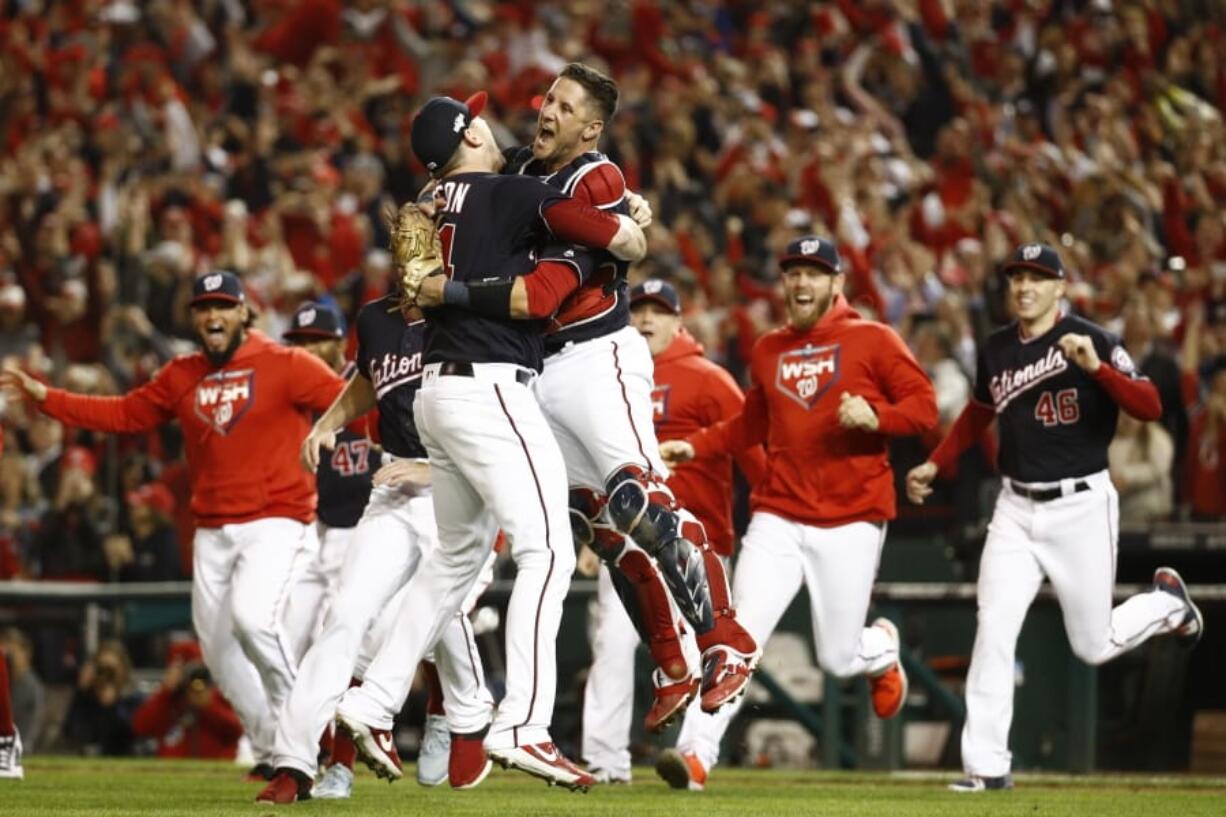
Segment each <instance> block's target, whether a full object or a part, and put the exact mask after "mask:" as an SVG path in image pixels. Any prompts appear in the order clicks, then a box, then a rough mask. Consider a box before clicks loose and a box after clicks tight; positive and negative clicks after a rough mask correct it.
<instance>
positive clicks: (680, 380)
mask: <svg viewBox="0 0 1226 817" xmlns="http://www.w3.org/2000/svg"><path fill="white" fill-rule="evenodd" d="M630 323H631V325H632V326H634V328H635V329H636V330H637V331H638V332H639V334H640V335H642V336H643V338H644V339H645V340H646V341H647V346H648V348H649V349H650V350H651V356H652V360H653V362H654V364H655V388H654V389H653V390H652V407H653V409H654V424H655V431H656V435H657V436H658V437H659V438H660V439H662V440H674V439H683V438H685V437H686V436H688V435H690V434H692V433H694V432H695V431H698V430H699V429H702V428H706V427H707V426H710V425H713V424H715V423H717V422H719V421H720V420H724V419H727V418H729V417H733V416H735V415H736V414H737V413H739V412H740V410H741V405H742V404H743V403H744V402H745V397H744V395H743V394H742V393H741V390H740V388H739V387H738V386H737V385H736V381H734V380H733V379H732V377H731V376H730V375H729V374H728V372H727V371H725V370H724V369H722V368H721V367H720V366H718V365H716V364H715V363H712V362H711V361H710V360H707V359H706V358H705V357H704V356H703V350H702V347H701V346H700V345H699V344H698V343H697V342H696V341H695V340H694V338H693V336H691V335H690V333H689V332H687V331H686V330H685V329H684V327H683V326H682V323H681V300H680V298H679V297H678V296H677V290H676V289H675V288H674V287H673V285H672V284H670V283H668V282H667V281H661V280H654V279H653V280H649V281H645V282H644V283H642V284H640V285H639V286H637V287H635V288H634V289H633V290H631V292H630ZM735 456H736V461H737V464H738V465H739V466H740V467H741V470H742V471H743V472H744V473H745V475H746V477H747V479H748V480H749V483H750V484H751V485H756V484H757V483H758V481H759V480H760V479H761V478H762V476H763V475H764V474H765V472H766V455H765V452H764V451H763V450H762V447H761V446H753V447H752V448H749V449H746V450H745V451H741V452H737V454H736V455H735ZM732 459H733V458H732V457H730V456H728V455H726V454H724V455H720V456H716V457H712V458H709V459H706V460H703V461H702V462H698V463H686V464H683V465H681V466H679V467H678V468H676V469H674V470H673V472H672V474H671V475H670V476H669V479H668V487H669V489H670V490H671V491H672V492H673V494H674V495H675V496H676V497H677V501H678V502H679V503H681V504H682V505H683V506H684V507H686V508H689V509H692V510H693V512H694V514H695V515H696V516H697V517H698V519H699V520H700V521H701V522H702V525H703V528H704V529H705V530H706V531H707V534H708V537H709V539H710V543H711V547H712V549H713V550H714V551H715V552H716V553H717V554H719V555H720V557H721V558H724V559H727V558H729V557H731V555H732V544H733V539H734V532H733V529H732ZM580 561H581V562H582V561H583V556H582V555H581V556H580ZM598 581H599V589H598V593H597V599H598V611H599V612H598V615H597V620H596V621H597V623H596V633H595V638H594V640H593V644H592V668H591V671H590V672H589V673H588V680H587V688H586V690H585V692H584V696H583V758H584V760H585V761H587V763H588V766H589V768H590V770H591V771H592V774H593V776H595V777H596V778H597V779H598V780H600V779H601V778H605V779H607V780H608V781H610V782H629V781H630V750H629V747H630V715H631V711H632V710H633V708H634V676H633V674H632V673H628V672H626V671H625V668H626V667H630V666H633V665H634V652H635V648H636V647H637V646H638V641H639V636H638V635H637V633H636V632H635V627H634V624H633V623H632V621H631V619H630V618H629V617H628V616H627V614H626V612H625V610H624V609H623V606H622V604H621V603H620V601H619V600H618V598H617V594H616V592H615V591H614V588H613V583H612V581H611V580H610V577H609V571H608V569H607V568H606V567H602V568H601V570H600V571H599V579H598ZM692 641H693V639H692V638H691V637H689V635H688V634H687V637H686V646H689V645H690V644H692ZM688 652H689V651H688V650H687V657H688ZM655 672H656V678H655V682H656V691H657V695H661V693H662V692H663V693H665V694H667V693H668V692H669V687H670V686H680V687H681V688H680V689H678V690H677V692H679V693H681V694H684V693H685V692H687V691H689V690H686V689H685V687H688V686H690V683H689V682H688V681H682V682H681V685H676V684H670V683H669V682H668V681H667V680H666V679H663V678H661V677H660V675H661V673H660V670H659V669H657V670H656V671H655ZM691 708H694V705H693V704H691Z"/></svg>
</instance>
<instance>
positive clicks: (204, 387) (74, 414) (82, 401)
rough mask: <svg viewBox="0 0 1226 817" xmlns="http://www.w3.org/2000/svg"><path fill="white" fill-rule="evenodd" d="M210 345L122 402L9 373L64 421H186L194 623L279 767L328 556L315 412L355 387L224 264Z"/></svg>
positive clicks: (230, 695)
mask: <svg viewBox="0 0 1226 817" xmlns="http://www.w3.org/2000/svg"><path fill="white" fill-rule="evenodd" d="M191 318H192V326H193V329H194V331H195V334H196V337H197V339H198V340H199V342H200V345H201V347H202V348H201V351H200V352H197V353H195V354H189V355H182V356H180V357H177V358H175V359H174V360H172V361H170V362H169V363H168V364H166V366H164V367H163V368H162V369H161V370H160V371H158V373H157V374H156V375H154V377H153V379H152V380H150V381H149V382H148V383H146V384H145V385H143V386H141V387H139V388H137V389H135V390H133V391H131V392H129V393H128V394H126V395H124V396H122V397H88V396H85V395H77V394H71V393H69V392H66V391H64V390H62V389H55V388H49V387H47V386H46V385H44V384H42V383H40V382H39V381H37V380H35V379H34V378H32V377H30V376H29V375H27V374H25V373H23V372H21V371H18V370H10V371H8V372H6V373H5V374H4V375H3V376H2V377H0V383H3V385H4V387H5V388H6V390H8V391H9V392H11V393H13V395H14V396H16V395H18V394H19V395H21V396H25V397H28V398H29V399H31V400H32V401H33V402H34V403H36V404H37V405H38V407H39V408H40V409H42V411H43V412H45V413H46V414H48V415H50V416H52V417H54V418H56V419H58V420H60V421H61V422H63V423H67V424H69V425H73V426H77V427H79V428H88V429H92V430H95V431H109V432H114V433H132V432H139V431H146V430H149V429H152V428H155V427H157V426H158V425H161V424H162V423H165V422H169V421H170V420H172V419H178V421H179V424H180V425H181V426H182V428H183V438H184V441H185V446H186V454H187V463H188V468H189V470H190V473H191V486H192V512H193V513H194V515H195V517H196V524H197V529H196V536H195V541H194V546H193V553H194V555H193V574H192V623H193V624H194V626H195V628H196V635H197V638H198V639H199V641H200V648H201V651H202V652H203V654H204V660H205V663H206V664H207V665H208V667H209V670H210V671H211V672H212V673H213V677H214V679H216V681H217V685H218V686H219V687H220V688H221V691H222V692H223V693H224V694H225V696H226V698H227V699H229V701H230V703H231V704H233V706H234V709H235V711H236V712H237V713H238V716H239V718H240V719H241V720H242V722H243V728H244V729H245V730H246V731H247V734H248V735H249V736H250V738H251V742H252V744H253V746H254V748H255V749H256V750H257V755H256V759H257V761H262V762H267V760H268V754H267V753H268V751H269V750H270V748H271V746H272V742H273V733H274V730H275V724H274V720H273V713H274V712H276V711H277V710H278V709H279V708H280V706H281V704H282V703H283V701H284V699H285V696H286V695H287V694H288V693H289V689H290V686H291V685H292V684H293V680H294V677H295V671H296V662H295V656H294V645H293V644H292V643H291V642H292V639H290V638H289V636H288V634H287V632H286V630H285V627H284V625H283V622H284V620H285V607H286V602H287V601H288V596H289V588H292V587H293V586H294V584H295V583H296V582H297V580H298V578H299V576H300V575H301V574H302V572H303V571H304V570H305V569H306V566H307V565H308V564H309V563H310V561H311V560H312V559H314V558H315V553H316V551H317V549H318V543H317V541H316V535H315V525H314V521H315V501H316V496H315V481H314V478H313V477H312V476H311V475H310V474H304V473H303V472H302V469H301V468H300V467H298V452H297V447H298V441H299V440H301V439H302V438H303V437H305V436H306V434H307V432H308V430H309V429H310V417H311V413H312V412H320V411H323V410H324V409H326V408H327V407H328V406H329V405H330V404H331V403H332V400H333V398H335V397H336V396H337V394H339V393H340V391H341V389H342V388H343V386H344V383H343V381H342V380H341V379H340V378H339V377H337V375H336V374H335V373H334V372H333V371H331V370H330V369H329V368H328V367H327V366H326V365H325V364H324V363H322V362H321V361H319V360H318V359H317V358H315V357H314V356H313V355H311V354H309V353H307V352H305V351H303V350H301V349H293V348H288V347H285V346H281V345H279V344H277V343H275V342H273V341H272V340H271V339H269V338H267V337H266V336H265V335H263V334H262V333H261V332H259V331H257V330H253V329H249V328H248V326H249V324H250V322H251V313H250V311H249V309H248V307H247V303H246V299H245V297H244V294H243V289H242V284H241V283H240V281H239V279H238V276H236V275H235V274H234V273H231V272H226V271H218V272H211V273H209V274H207V275H203V276H201V277H199V278H197V279H196V281H195V282H194V283H193V286H192V298H191Z"/></svg>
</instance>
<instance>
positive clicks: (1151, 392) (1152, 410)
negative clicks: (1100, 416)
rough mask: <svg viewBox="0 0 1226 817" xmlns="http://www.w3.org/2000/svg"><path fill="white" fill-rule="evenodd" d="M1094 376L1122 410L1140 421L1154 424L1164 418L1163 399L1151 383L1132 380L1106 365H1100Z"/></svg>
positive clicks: (1137, 379)
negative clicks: (1153, 422)
mask: <svg viewBox="0 0 1226 817" xmlns="http://www.w3.org/2000/svg"><path fill="white" fill-rule="evenodd" d="M1092 376H1093V378H1094V379H1095V380H1097V381H1098V383H1099V385H1101V386H1102V387H1103V388H1104V389H1106V390H1107V394H1109V395H1111V399H1112V400H1114V401H1115V402H1116V403H1117V404H1118V405H1119V407H1120V408H1122V409H1123V410H1124V411H1126V412H1128V414H1130V415H1132V416H1133V417H1135V418H1137V419H1138V420H1141V421H1144V422H1152V421H1154V420H1157V419H1158V418H1159V417H1161V416H1162V398H1161V397H1159V396H1158V389H1157V387H1156V386H1154V384H1153V383H1151V382H1150V381H1148V380H1145V379H1141V378H1136V379H1134V378H1131V377H1129V376H1128V375H1126V374H1124V373H1123V372H1120V371H1119V370H1117V369H1116V368H1115V367H1114V366H1109V365H1107V364H1106V363H1100V364H1099V366H1098V371H1096V372H1094V374H1093V375H1092Z"/></svg>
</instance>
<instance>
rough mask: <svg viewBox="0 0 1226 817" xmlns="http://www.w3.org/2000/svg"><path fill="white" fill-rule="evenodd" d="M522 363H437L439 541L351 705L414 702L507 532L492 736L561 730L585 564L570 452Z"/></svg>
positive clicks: (393, 707) (426, 377) (425, 409)
mask: <svg viewBox="0 0 1226 817" xmlns="http://www.w3.org/2000/svg"><path fill="white" fill-rule="evenodd" d="M521 371H522V370H521V369H519V367H517V366H514V365H510V364H502V363H485V364H473V376H472V377H462V376H458V375H442V376H440V375H439V365H438V364H428V365H427V366H426V367H425V371H424V373H423V376H422V388H421V391H420V392H418V395H417V399H416V401H415V403H414V415H415V416H416V417H417V423H418V430H419V431H420V433H421V438H422V442H423V443H424V444H425V446H426V451H427V452H428V454H429V456H430V465H431V471H432V473H433V478H434V498H435V503H434V507H435V514H436V517H437V519H438V531H439V547H438V550H437V552H436V554H435V555H434V557H433V558H431V559H429V560H427V561H426V563H425V564H424V565H423V566H422V569H421V570H420V571H419V572H418V574H417V575H416V576H415V577H414V578H413V580H412V581H411V582H410V585H409V591H408V595H407V596H406V597H405V601H404V604H403V605H402V606H401V608H400V611H399V619H398V622H397V624H396V637H395V638H392V639H389V640H388V641H387V643H385V644H384V646H383V648H382V649H381V650H380V651H379V655H378V656H377V657H376V658H375V660H374V662H373V663H372V664H371V666H370V668H369V669H368V670H367V672H366V677H365V680H364V682H363V684H362V686H361V687H356V688H354V689H351V690H350V691H349V692H348V693H346V694H345V697H344V698H343V699H342V701H341V704H340V709H341V711H343V712H344V713H345V714H346V715H347V716H350V717H354V718H357V719H359V720H361V721H363V722H365V723H368V724H371V725H372V726H376V727H379V728H384V729H386V728H390V719H389V718H388V715H387V713H388V712H396V711H398V710H399V709H400V707H401V706H402V705H403V702H404V699H405V696H406V695H407V694H408V690H409V686H410V684H411V683H412V680H413V674H414V671H415V669H416V666H417V663H418V662H419V661H420V660H421V658H422V656H423V655H425V653H426V651H427V650H428V649H429V648H430V647H431V646H433V645H434V644H435V642H437V641H438V639H439V637H440V636H441V635H442V632H443V629H444V627H445V626H446V624H447V623H448V622H449V621H452V620H454V617H455V614H456V612H457V611H458V610H459V609H460V608H461V605H462V604H463V603H464V599H465V597H467V596H468V595H469V594H470V592H471V591H472V587H473V585H474V583H475V582H476V581H477V579H478V576H479V574H480V572H481V567H482V565H483V564H484V563H485V561H486V560H487V558H488V555H489V548H490V544H491V542H492V541H493V539H494V534H495V532H496V531H497V530H498V529H499V528H501V529H502V530H503V532H504V533H505V534H506V537H507V542H508V544H509V547H510V549H511V556H512V558H513V559H514V560H515V565H516V569H517V573H516V578H515V587H514V590H513V591H512V593H511V600H510V604H509V607H508V610H507V623H506V628H507V647H506V655H507V692H506V695H505V697H504V698H503V699H502V701H501V703H500V704H499V706H498V713H497V715H496V716H495V718H494V721H493V723H492V724H491V726H490V731H489V733H488V735H487V736H486V740H485V745H486V747H487V748H491V749H500V748H509V747H512V746H521V745H529V744H535V743H542V742H546V741H549V740H550V737H549V723H550V720H551V718H552V716H553V704H554V696H555V692H556V689H555V688H556V685H557V662H556V646H557V645H556V641H557V634H558V625H559V623H560V620H561V617H562V602H563V599H564V598H565V596H566V591H567V589H568V588H569V587H570V577H571V573H572V572H573V571H574V567H575V552H574V546H573V545H572V543H571V535H570V523H569V515H568V509H567V504H566V503H567V498H566V481H565V471H564V466H563V464H562V455H561V452H560V451H559V450H558V446H557V442H556V441H555V440H554V438H553V435H552V434H551V433H550V430H549V426H548V424H547V423H546V421H545V418H544V416H543V415H542V414H541V409H540V406H539V405H538V404H537V402H536V400H535V399H534V398H533V395H532V391H531V390H530V389H529V388H528V387H527V386H525V385H524V384H522V383H520V382H519V380H518V376H519V373H520V372H521Z"/></svg>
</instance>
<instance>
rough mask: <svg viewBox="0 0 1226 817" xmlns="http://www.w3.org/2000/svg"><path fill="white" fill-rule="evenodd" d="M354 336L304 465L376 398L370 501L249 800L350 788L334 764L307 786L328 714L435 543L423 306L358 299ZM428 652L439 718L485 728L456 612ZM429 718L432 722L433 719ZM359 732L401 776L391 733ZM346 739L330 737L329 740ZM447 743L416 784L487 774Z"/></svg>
mask: <svg viewBox="0 0 1226 817" xmlns="http://www.w3.org/2000/svg"><path fill="white" fill-rule="evenodd" d="M357 333H358V352H357V371H356V373H355V374H354V376H353V377H352V378H351V379H350V380H349V382H348V384H347V385H346V387H345V390H344V392H342V393H341V395H340V397H338V398H337V400H336V402H335V403H334V404H333V405H332V406H331V407H330V408H329V409H328V410H327V412H325V413H324V415H323V416H322V417H320V418H319V420H318V421H317V422H316V423H315V427H314V428H313V429H312V430H311V433H310V435H309V436H308V437H307V438H306V440H305V441H304V442H303V444H302V458H303V465H304V467H306V468H307V469H308V470H310V471H315V470H316V468H317V467H319V465H320V461H321V459H322V456H321V455H322V454H324V453H325V452H327V453H328V454H329V455H330V457H331V459H332V460H335V459H336V457H337V454H338V452H340V451H342V450H343V449H342V448H341V446H344V445H345V444H346V441H345V437H344V436H343V435H344V434H345V431H344V429H345V427H346V426H347V425H349V424H350V423H352V422H353V421H354V420H356V419H357V418H359V417H362V416H364V415H365V414H366V413H367V412H369V411H370V410H371V409H373V408H376V407H377V408H378V410H379V411H378V416H379V438H380V440H381V441H382V443H383V448H384V453H383V458H384V460H385V461H386V462H385V464H384V465H383V466H382V467H381V468H380V469H379V470H378V471H377V472H376V473H375V475H374V487H373V488H372V489H371V492H370V500H369V502H368V503H367V504H366V507H365V510H364V511H363V512H362V515H361V519H360V520H358V523H357V527H356V528H355V529H354V531H353V535H352V536H351V537H350V541H349V543H348V546H347V548H346V550H345V553H344V557H343V559H344V561H343V563H342V566H341V571H340V576H339V580H338V586H337V589H336V595H335V598H334V600H333V603H332V605H331V609H330V610H329V613H328V616H327V619H326V621H325V622H324V627H323V631H322V632H321V633H320V635H319V637H318V638H316V639H315V642H314V643H313V644H312V645H311V648H310V649H309V650H308V651H307V653H306V655H305V656H304V657H303V659H302V665H301V667H300V668H299V674H298V679H297V680H296V681H295V682H294V688H293V690H292V692H291V693H290V695H289V698H288V700H287V701H286V704H285V708H284V710H283V711H282V712H281V713H280V717H279V718H278V723H277V738H276V744H275V747H274V748H275V763H276V767H277V768H276V775H275V776H274V777H273V779H272V781H271V782H270V783H269V785H268V786H267V787H266V788H265V789H264V791H262V792H261V793H260V795H259V797H257V798H256V799H257V800H259V801H266V802H271V803H292V802H295V801H297V800H305V799H309V798H311V797H326V798H328V799H340V798H344V797H348V796H349V794H350V792H351V791H352V786H353V774H352V770H351V769H350V768H348V767H347V766H345V765H344V764H340V765H338V764H332V765H331V766H329V767H328V770H327V771H326V772H325V774H324V777H323V779H321V780H320V782H319V784H318V785H317V786H316V787H315V789H314V790H312V787H311V782H312V780H313V779H314V776H315V771H316V755H317V753H318V746H319V739H320V735H321V734H322V733H323V731H324V730H325V729H326V728H327V726H328V724H329V723H330V722H331V720H332V719H333V717H334V716H335V715H336V708H337V704H338V702H339V701H340V699H341V696H342V695H343V694H344V692H345V690H346V689H347V688H349V686H350V683H351V681H350V678H351V676H353V677H354V678H362V677H363V676H364V671H365V669H366V667H367V666H368V665H369V663H370V661H371V659H372V657H373V656H374V654H375V653H376V652H377V650H378V648H379V647H380V646H381V644H382V642H383V641H384V640H385V639H386V638H388V637H389V636H390V635H391V634H392V633H393V631H394V624H395V620H396V615H395V614H396V610H397V609H398V607H399V605H400V603H401V602H402V601H403V599H404V597H405V594H406V593H407V585H408V583H409V581H410V579H411V578H412V577H413V576H414V574H415V573H416V572H417V571H418V570H419V569H420V567H421V564H422V563H423V562H424V561H426V560H428V559H430V558H431V555H432V554H433V552H434V550H435V548H436V546H437V540H438V534H437V527H436V525H435V522H434V501H433V499H432V497H431V488H430V483H431V479H430V468H429V464H428V462H427V461H426V459H425V454H426V452H425V449H424V448H423V447H422V444H421V440H420V438H419V437H418V432H417V427H416V425H415V423H414V414H413V400H414V398H415V397H416V395H417V391H418V389H419V388H420V386H421V375H422V349H423V342H424V341H423V338H424V333H425V324H424V321H423V320H422V316H421V313H420V311H418V310H415V309H405V308H403V305H402V304H401V303H400V302H399V298H398V296H395V295H388V296H386V297H383V298H380V299H378V300H375V301H371V302H370V303H368V304H366V305H364V306H363V307H362V308H361V310H360V311H359V312H358V317H357ZM350 453H351V457H350V468H351V469H352V468H360V467H364V463H362V461H361V459H362V456H363V455H362V452H361V450H358V451H356V452H355V451H351V452H350ZM354 456H356V459H354ZM435 651H436V655H437V657H438V659H439V660H438V666H437V674H438V677H439V680H440V682H441V683H442V686H443V689H444V697H445V699H446V701H447V721H446V723H447V724H449V725H450V727H451V729H452V730H454V731H456V732H458V733H461V734H468V733H472V732H476V731H479V730H481V729H483V728H484V727H485V726H486V725H487V724H488V723H489V719H490V713H491V711H492V710H493V698H492V697H491V696H490V694H489V692H488V691H487V690H486V688H485V677H484V671H483V669H482V667H481V663H480V658H479V657H478V653H477V648H476V645H475V644H474V643H473V641H472V628H471V626H470V625H469V623H468V620H467V618H466V617H465V616H464V615H462V614H460V615H453V616H452V617H451V618H450V619H449V620H448V621H447V622H446V625H445V627H444V630H443V636H442V638H441V639H440V640H439V642H438V645H437V646H436V648H435ZM428 717H434V718H436V722H437V720H438V716H428ZM432 725H433V724H431V723H428V724H427V726H428V727H429V726H432ZM357 737H358V739H359V740H363V739H364V740H366V741H368V742H371V743H372V744H373V747H374V748H375V749H377V751H374V752H372V751H371V747H366V750H365V751H362V752H361V753H362V755H363V757H364V759H371V758H372V757H373V758H376V759H378V760H382V761H383V762H382V763H377V764H375V765H374V766H372V768H373V769H374V770H375V772H376V774H378V775H379V776H380V777H387V778H389V779H393V780H394V779H397V778H399V777H400V776H401V774H402V770H401V764H400V759H399V755H398V753H397V751H396V747H395V742H394V740H393V736H392V734H391V732H390V730H388V731H384V732H380V733H379V734H366V733H363V734H360V735H358V736H357ZM345 739H346V736H344V735H340V736H338V740H339V741H344V740H345ZM356 748H358V749H359V751H361V749H362V747H360V746H359V747H356ZM465 748H467V751H464V749H465ZM455 749H456V751H453V752H452V753H451V763H450V764H449V765H450V768H448V765H446V761H445V758H446V753H443V758H440V759H442V760H444V764H442V765H439V767H438V768H437V769H428V768H427V767H426V764H424V763H421V762H419V767H418V772H419V773H418V782H420V783H423V784H424V785H438V784H439V783H441V782H442V781H443V779H444V778H445V777H447V776H450V779H451V783H452V785H453V786H454V787H456V788H468V787H471V786H475V785H476V784H477V783H479V782H480V781H481V779H483V778H484V777H485V775H486V774H487V773H488V771H489V761H488V760H487V759H486V757H485V753H484V752H483V751H482V750H481V745H480V743H479V742H477V743H476V744H475V746H473V745H468V746H467V747H465V746H462V745H456V746H455Z"/></svg>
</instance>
